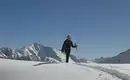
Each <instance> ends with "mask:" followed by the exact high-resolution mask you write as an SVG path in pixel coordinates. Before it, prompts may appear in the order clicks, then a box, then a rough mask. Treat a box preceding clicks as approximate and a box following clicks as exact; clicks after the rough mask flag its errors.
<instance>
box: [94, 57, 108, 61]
mask: <svg viewBox="0 0 130 80" xmlns="http://www.w3.org/2000/svg"><path fill="white" fill-rule="evenodd" d="M107 59H109V57H105V58H104V57H101V58H96V59H95V60H93V61H94V62H103V61H105V60H107Z"/></svg>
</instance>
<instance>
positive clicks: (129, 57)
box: [101, 49, 130, 63]
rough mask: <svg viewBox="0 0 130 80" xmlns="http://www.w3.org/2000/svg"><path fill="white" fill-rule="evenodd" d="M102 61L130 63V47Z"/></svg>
mask: <svg viewBox="0 0 130 80" xmlns="http://www.w3.org/2000/svg"><path fill="white" fill-rule="evenodd" d="M101 63H130V49H128V50H127V51H125V52H122V53H120V54H119V55H117V56H114V57H112V58H108V59H106V60H104V61H101Z"/></svg>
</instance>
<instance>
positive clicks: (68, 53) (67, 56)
mask: <svg viewBox="0 0 130 80" xmlns="http://www.w3.org/2000/svg"><path fill="white" fill-rule="evenodd" d="M69 56H70V50H69V49H68V50H67V51H66V62H67V63H68V62H69Z"/></svg>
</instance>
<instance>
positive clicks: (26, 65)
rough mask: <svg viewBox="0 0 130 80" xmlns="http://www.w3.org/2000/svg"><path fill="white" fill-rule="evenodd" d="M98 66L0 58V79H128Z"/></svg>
mask: <svg viewBox="0 0 130 80" xmlns="http://www.w3.org/2000/svg"><path fill="white" fill-rule="evenodd" d="M113 75H114V74H110V73H109V74H108V72H107V71H106V72H105V70H104V71H103V70H102V69H98V68H97V67H96V68H94V67H91V66H86V65H81V64H79V65H77V64H76V63H44V62H33V61H19V60H17V61H16V60H8V59H0V80H127V79H123V78H122V77H121V78H119V77H117V76H116V77H115V75H114V76H113Z"/></svg>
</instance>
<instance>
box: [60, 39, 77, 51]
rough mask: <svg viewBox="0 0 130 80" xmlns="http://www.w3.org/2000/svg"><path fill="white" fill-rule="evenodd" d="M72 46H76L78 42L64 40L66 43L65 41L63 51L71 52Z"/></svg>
mask: <svg viewBox="0 0 130 80" xmlns="http://www.w3.org/2000/svg"><path fill="white" fill-rule="evenodd" d="M71 47H73V48H76V47H77V45H76V44H75V45H73V42H72V41H71V40H68V39H66V40H65V41H64V43H63V46H62V49H61V51H62V52H68V51H69V52H70V51H71Z"/></svg>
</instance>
